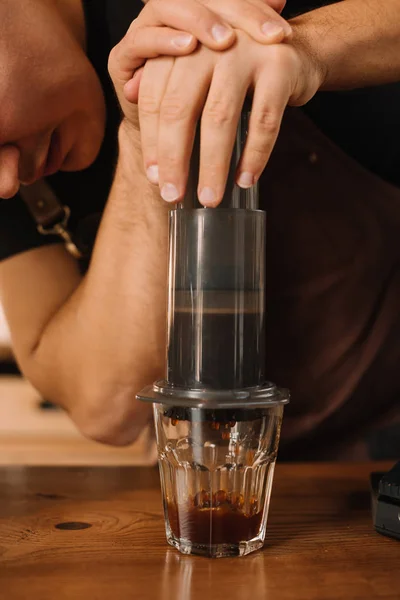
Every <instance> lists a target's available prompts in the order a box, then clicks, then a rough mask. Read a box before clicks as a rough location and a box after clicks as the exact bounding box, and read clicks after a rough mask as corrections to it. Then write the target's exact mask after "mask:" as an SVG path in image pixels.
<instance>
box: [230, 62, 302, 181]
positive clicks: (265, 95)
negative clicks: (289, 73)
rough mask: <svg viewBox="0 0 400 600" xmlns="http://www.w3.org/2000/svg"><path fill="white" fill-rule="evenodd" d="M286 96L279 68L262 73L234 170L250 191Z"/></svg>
mask: <svg viewBox="0 0 400 600" xmlns="http://www.w3.org/2000/svg"><path fill="white" fill-rule="evenodd" d="M289 97H290V92H289V89H288V85H287V78H285V76H284V75H282V72H281V70H280V69H279V70H278V69H275V70H274V71H272V72H269V73H265V74H264V75H263V76H262V77H261V79H259V80H258V82H257V84H256V87H255V91H254V97H253V104H252V109H251V115H250V122H249V131H248V135H247V140H246V144H245V147H244V150H243V154H242V156H241V159H240V161H239V165H238V168H237V176H236V181H237V184H238V185H239V186H240V187H242V188H250V187H251V186H252V185H254V183H255V182H256V181H257V180H258V179H259V178H260V175H261V173H262V172H263V170H264V168H265V165H266V164H267V162H268V160H269V157H270V155H271V152H272V149H273V147H274V145H275V142H276V139H277V137H278V134H279V129H280V126H281V122H282V117H283V113H284V111H285V108H286V105H287V103H288V101H289Z"/></svg>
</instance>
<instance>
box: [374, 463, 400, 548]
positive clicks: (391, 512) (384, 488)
mask: <svg viewBox="0 0 400 600" xmlns="http://www.w3.org/2000/svg"><path fill="white" fill-rule="evenodd" d="M371 485H372V490H373V492H374V500H375V501H374V526H375V529H376V531H377V532H378V533H381V534H383V535H387V536H389V537H393V538H396V539H398V540H400V462H398V463H397V464H396V465H395V466H394V467H393V469H392V470H391V471H389V472H388V473H386V474H382V473H372V474H371Z"/></svg>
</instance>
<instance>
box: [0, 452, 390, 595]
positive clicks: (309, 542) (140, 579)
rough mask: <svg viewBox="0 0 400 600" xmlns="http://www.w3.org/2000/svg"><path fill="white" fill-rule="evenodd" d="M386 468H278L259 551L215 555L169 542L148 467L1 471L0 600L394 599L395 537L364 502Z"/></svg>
mask: <svg viewBox="0 0 400 600" xmlns="http://www.w3.org/2000/svg"><path fill="white" fill-rule="evenodd" d="M388 466H389V465H377V464H372V463H371V464H361V465H359V464H345V465H340V464H331V465H327V464H316V465H284V464H281V465H278V467H277V471H276V479H275V486H274V491H273V499H272V503H271V513H270V521H269V531H268V542H267V544H266V547H265V549H264V550H263V551H261V552H258V553H255V554H252V555H249V556H247V557H244V558H234V559H219V560H212V559H206V558H200V557H191V556H182V555H180V554H179V553H178V552H176V551H175V550H174V549H172V548H170V547H168V546H167V545H166V543H165V538H164V530H163V528H164V523H163V517H162V513H161V502H160V493H159V483H158V472H157V470H156V469H154V468H149V467H146V468H139V467H121V468H117V467H104V468H103V467H93V468H92V467H89V468H80V467H73V468H65V467H59V468H51V467H41V468H37V467H27V468H17V467H9V468H5V467H3V468H0V598H1V600H17V599H18V600H19V599H21V600H22V599H23V600H25V599H28V598H29V599H30V600H39V599H40V600H64V599H67V598H68V599H71V600H80V599H84V600H103V599H107V600H108V599H111V600H125V599H135V600H147V599H151V600H153V599H154V600H200V599H201V600H208V599H210V600H220V599H223V600H239V599H240V600H259V599H260V600H261V599H263V600H289V599H290V600H291V599H296V600H303V599H304V600H340V599H343V598H346V599H348V600H350V599H354V600H370V599H373V598H374V599H375V598H391V599H396V600H398V599H399V598H400V542H397V541H395V540H391V539H388V538H384V537H381V536H380V535H378V534H377V533H375V532H374V530H373V527H372V522H371V509H370V493H369V473H370V471H371V470H377V469H378V470H381V469H387V468H388ZM65 523H67V525H61V527H65V528H64V529H63V528H61V529H60V528H57V525H60V524H65ZM68 523H81V524H85V523H86V524H87V525H89V527H86V528H82V529H75V530H74V529H72V530H71V529H69V527H71V525H68ZM76 526H77V527H78V526H79V525H76ZM81 527H84V525H81Z"/></svg>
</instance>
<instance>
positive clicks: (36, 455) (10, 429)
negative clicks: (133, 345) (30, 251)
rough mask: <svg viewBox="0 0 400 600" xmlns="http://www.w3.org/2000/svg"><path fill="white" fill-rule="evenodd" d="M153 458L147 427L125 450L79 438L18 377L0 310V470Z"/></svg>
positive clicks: (148, 461)
mask: <svg viewBox="0 0 400 600" xmlns="http://www.w3.org/2000/svg"><path fill="white" fill-rule="evenodd" d="M156 462H157V455H156V450H155V445H154V438H153V436H152V431H151V430H150V428H148V429H147V430H145V431H144V432H143V434H142V435H141V437H140V439H139V440H138V441H137V442H136V443H135V444H133V445H132V446H130V447H128V448H111V447H109V446H104V445H102V444H97V443H96V442H93V441H90V440H87V439H85V438H84V437H83V436H82V435H81V434H80V433H79V432H78V431H77V429H76V428H75V426H74V425H73V423H72V421H71V420H70V419H69V418H68V416H67V415H66V414H65V413H64V411H63V410H62V409H59V408H56V407H54V406H53V405H52V404H50V403H49V402H46V399H44V398H41V396H40V394H39V393H38V392H37V391H36V390H35V389H34V388H33V387H32V386H31V385H30V383H28V381H26V380H25V379H24V378H23V377H21V375H20V373H19V370H18V367H17V365H16V363H15V360H14V357H13V352H12V345H11V339H10V334H9V330H8V326H7V322H6V319H5V316H4V313H3V310H2V308H1V305H0V465H10V464H14V465H108V464H121V465H149V464H156Z"/></svg>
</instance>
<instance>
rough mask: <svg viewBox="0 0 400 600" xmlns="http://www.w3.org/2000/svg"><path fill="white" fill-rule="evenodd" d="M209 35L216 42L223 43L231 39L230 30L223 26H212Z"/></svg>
mask: <svg viewBox="0 0 400 600" xmlns="http://www.w3.org/2000/svg"><path fill="white" fill-rule="evenodd" d="M211 33H212V36H213V38H214V40H215V41H216V42H224V41H225V40H227V39H228V38H230V37H231V35H232V30H231V29H228V27H225V25H213V27H212V29H211Z"/></svg>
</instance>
